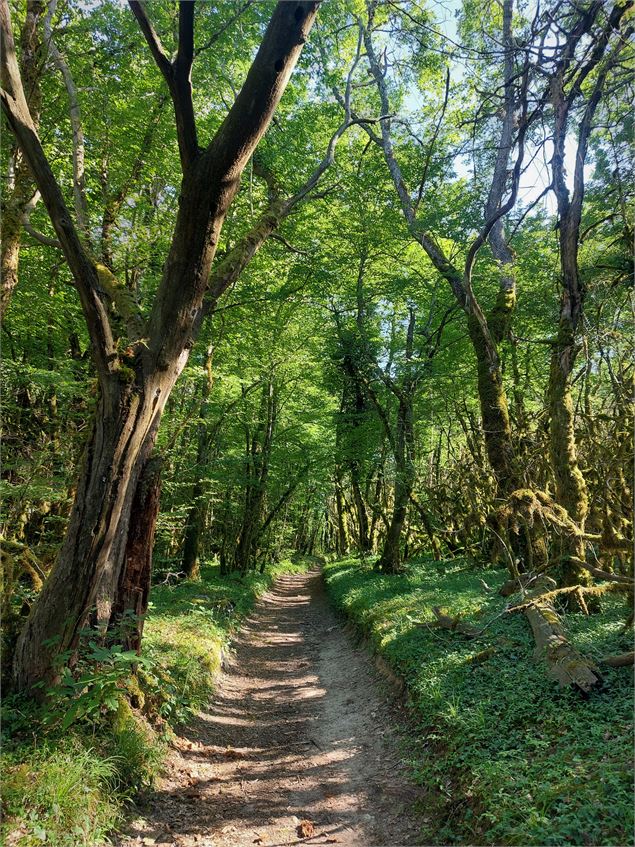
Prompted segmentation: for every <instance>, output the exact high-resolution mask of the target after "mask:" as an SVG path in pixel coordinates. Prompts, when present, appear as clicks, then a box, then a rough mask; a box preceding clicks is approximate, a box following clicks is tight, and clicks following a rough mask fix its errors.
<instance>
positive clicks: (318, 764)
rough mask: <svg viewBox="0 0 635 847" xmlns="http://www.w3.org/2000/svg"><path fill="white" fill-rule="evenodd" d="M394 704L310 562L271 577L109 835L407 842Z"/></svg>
mask: <svg viewBox="0 0 635 847" xmlns="http://www.w3.org/2000/svg"><path fill="white" fill-rule="evenodd" d="M399 708H400V707H399V704H397V703H395V698H394V695H393V694H392V693H391V692H388V691H387V690H386V686H385V684H383V683H382V681H380V679H379V678H378V674H377V672H376V670H375V668H374V666H373V662H372V659H371V658H370V656H369V655H368V653H367V652H366V651H365V650H364V649H363V648H356V647H355V646H354V645H353V643H352V641H351V639H350V638H349V636H348V635H347V633H346V631H345V630H344V628H343V626H342V625H341V622H340V620H339V619H338V618H337V617H336V616H335V613H334V612H333V611H332V609H331V607H330V606H329V604H328V602H327V599H326V597H325V593H324V588H323V583H322V577H321V574H320V572H319V570H315V569H314V570H311V571H309V572H307V573H303V574H292V575H286V576H283V577H280V578H279V579H278V580H277V582H276V583H275V585H274V586H273V587H272V588H271V589H270V590H269V591H268V592H267V594H265V595H264V596H263V597H262V598H261V600H260V601H259V602H258V603H257V605H256V606H255V608H254V609H253V611H252V613H251V614H250V615H249V617H248V618H247V619H246V621H245V623H244V626H243V628H242V629H241V631H240V632H239V634H238V635H237V637H236V639H235V640H234V642H233V645H232V652H231V656H230V658H229V660H228V661H226V662H225V669H224V673H223V674H222V675H221V676H220V678H219V681H218V688H217V690H216V693H215V696H214V698H213V701H212V702H211V704H210V706H209V707H208V708H207V709H206V710H203V711H202V712H201V713H200V714H199V715H198V717H197V718H196V719H195V720H194V721H193V722H191V723H190V724H189V726H188V727H187V728H185V729H183V730H182V731H181V732H180V734H179V735H178V736H177V738H176V740H175V742H174V744H173V748H172V751H171V753H170V755H169V758H168V762H167V767H166V770H165V773H164V776H163V777H162V778H161V779H160V780H159V782H158V784H157V785H156V786H155V788H154V789H153V790H152V791H150V792H148V793H147V794H146V795H145V797H143V798H142V800H140V801H139V804H138V806H137V809H136V812H137V815H138V816H137V818H136V819H135V820H132V821H131V822H130V824H129V826H128V828H127V831H126V834H125V835H121V836H119V840H118V841H117V842H116V843H117V844H118V845H119V847H124V845H125V847H131V846H132V845H137V844H139V845H144V844H163V845H174V847H177V845H178V847H190V845H191V846H192V847H194V845H195V847H243V845H250V847H251V845H262V847H273V845H279V846H280V847H282V845H292V844H311V845H313V844H338V845H342V846H343V847H349V845H360V847H361V845H364V847H370V846H371V845H391V847H392V845H412V844H417V843H419V840H418V837H417V836H418V833H419V831H420V829H419V826H418V825H417V821H416V815H415V814H414V813H413V806H414V804H415V803H416V801H417V799H418V798H419V797H420V795H421V792H422V789H421V788H418V787H416V786H415V785H414V784H413V783H412V782H411V781H410V780H409V777H408V775H407V772H406V770H405V767H404V766H403V765H402V763H401V761H400V756H399V752H398V743H399V739H398V737H397V734H396V730H395V725H396V723H398V714H397V711H398V709H399Z"/></svg>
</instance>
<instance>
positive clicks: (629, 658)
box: [600, 650, 635, 668]
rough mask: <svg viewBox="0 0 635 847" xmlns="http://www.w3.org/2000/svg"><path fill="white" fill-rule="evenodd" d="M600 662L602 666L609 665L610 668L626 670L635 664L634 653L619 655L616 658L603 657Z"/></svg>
mask: <svg viewBox="0 0 635 847" xmlns="http://www.w3.org/2000/svg"><path fill="white" fill-rule="evenodd" d="M600 661H601V662H602V664H603V665H609V667H611V668H626V667H628V666H629V665H632V664H635V651H633V650H631V652H630V653H620V654H619V655H617V656H603V657H602V658H601V659H600Z"/></svg>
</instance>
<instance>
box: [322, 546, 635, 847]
mask: <svg viewBox="0 0 635 847" xmlns="http://www.w3.org/2000/svg"><path fill="white" fill-rule="evenodd" d="M325 575H326V583H327V587H328V591H329V594H330V596H331V597H332V599H333V600H334V602H335V604H336V605H337V607H338V608H340V609H341V610H342V611H344V612H345V613H346V614H347V615H349V616H350V617H351V618H352V620H353V621H354V622H355V623H356V624H357V626H358V627H359V628H360V630H361V631H362V632H364V633H365V634H366V635H367V636H368V637H369V638H370V639H371V641H372V643H373V645H374V647H375V649H376V650H377V651H379V652H380V653H381V654H382V655H383V656H384V657H385V658H386V660H387V661H388V662H389V663H390V665H391V666H392V667H393V669H394V670H395V671H396V672H397V673H399V674H400V675H401V676H402V677H403V678H404V679H405V681H406V683H407V686H408V691H409V698H410V704H411V715H412V718H413V724H412V725H411V727H410V729H409V730H408V732H409V739H408V740H409V749H410V751H414V752H411V753H410V754H409V756H408V758H409V761H410V764H411V766H412V768H413V770H414V772H415V773H416V775H417V778H418V780H419V781H420V782H421V783H422V784H423V785H424V786H425V787H426V788H427V789H428V790H429V795H428V801H427V802H426V809H425V810H424V815H425V817H426V818H427V821H428V822H427V827H426V830H425V832H424V837H425V839H426V843H429V840H433V841H434V842H435V843H443V844H454V843H456V844H517V845H529V844H536V845H557V844H568V843H571V844H584V843H589V844H602V845H622V844H631V843H632V840H631V839H632V835H633V815H632V794H633V774H632V761H631V751H632V748H633V724H632V717H633V715H632V693H633V692H632V673H631V671H630V670H629V669H627V668H618V669H611V668H607V669H606V671H603V673H604V675H605V687H604V689H603V690H602V691H601V692H598V693H594V694H592V695H591V696H590V697H588V698H587V699H582V698H581V697H580V696H579V695H577V694H576V693H574V692H572V691H559V690H558V689H557V688H555V687H554V685H553V683H551V682H550V681H549V680H548V679H547V676H546V674H545V672H544V667H543V666H542V665H541V664H539V663H536V662H535V661H534V660H533V658H532V653H533V646H534V645H533V639H532V637H531V633H530V629H529V626H528V624H527V622H526V620H525V618H524V616H523V615H521V614H515V615H506V614H504V613H503V614H501V612H502V611H503V608H504V607H503V602H504V601H503V600H502V598H500V597H499V596H498V594H497V593H496V589H497V588H498V587H499V586H500V584H501V583H502V582H503V581H504V580H505V579H506V573H505V572H503V571H480V572H475V571H474V570H473V569H470V568H469V567H466V565H465V563H463V562H462V561H461V560H455V561H454V562H452V563H438V562H437V563H435V562H430V561H418V562H416V563H413V564H412V565H411V566H410V568H409V571H408V573H407V574H405V575H403V576H399V577H396V576H389V577H388V576H381V575H378V574H376V573H374V572H373V571H372V570H371V569H370V566H368V565H367V566H362V565H360V564H359V562H357V561H356V560H353V559H348V560H343V561H338V562H333V563H331V564H329V565H327V566H326V571H325ZM483 578H484V579H485V581H486V584H487V585H488V586H489V587H490V589H491V590H489V591H486V590H485V588H484V587H483V585H482V581H483ZM433 605H436V606H441V607H445V608H447V609H448V611H449V612H451V613H452V614H461V615H462V616H467V617H469V619H470V621H472V622H474V623H477V625H479V626H484V625H485V624H488V626H487V629H486V630H485V632H484V633H483V635H482V636H481V638H479V639H478V640H476V641H468V640H466V639H464V638H462V637H461V636H460V635H458V634H455V633H451V632H448V631H445V630H442V629H438V628H436V627H434V626H433V621H434V616H433V614H432V611H431V609H432V606H433ZM602 605H603V611H602V613H601V614H598V615H593V616H591V617H584V616H582V615H568V616H567V619H566V624H567V628H568V630H569V632H570V634H571V637H572V639H573V641H574V643H575V644H576V646H578V647H579V648H580V649H581V651H582V652H584V653H585V654H587V655H591V656H593V657H595V658H596V659H598V658H599V657H600V656H602V655H606V654H609V653H619V652H623V651H624V650H626V649H630V638H629V637H628V636H627V635H624V633H623V617H624V610H623V601H621V600H619V599H613V598H611V597H608V596H607V597H606V599H603V601H602ZM490 647H491V648H493V650H492V652H490V651H489V650H488V649H487V648H490ZM484 651H487V652H486V653H484Z"/></svg>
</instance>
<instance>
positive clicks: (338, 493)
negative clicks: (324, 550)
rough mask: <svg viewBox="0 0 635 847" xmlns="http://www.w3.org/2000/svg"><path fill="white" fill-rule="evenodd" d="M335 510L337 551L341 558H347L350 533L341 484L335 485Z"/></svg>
mask: <svg viewBox="0 0 635 847" xmlns="http://www.w3.org/2000/svg"><path fill="white" fill-rule="evenodd" d="M335 508H336V510H337V541H336V550H337V554H338V555H339V556H345V555H346V554H347V553H348V550H349V543H348V532H347V530H346V514H345V513H344V503H343V495H342V488H341V485H340V482H339V481H338V482H336V483H335Z"/></svg>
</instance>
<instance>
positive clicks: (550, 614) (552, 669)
mask: <svg viewBox="0 0 635 847" xmlns="http://www.w3.org/2000/svg"><path fill="white" fill-rule="evenodd" d="M555 588H556V583H555V581H554V580H553V579H551V578H550V577H548V576H540V577H538V578H537V579H536V580H535V582H534V583H533V588H532V590H531V591H529V592H528V593H527V594H526V596H525V598H524V602H523V611H524V613H525V616H526V618H527V620H528V621H529V624H530V626H531V629H532V632H533V634H534V641H535V642H536V649H535V651H534V656H535V657H536V658H537V659H544V660H545V661H546V663H547V666H548V673H549V676H550V677H551V678H552V679H554V680H555V681H556V682H558V684H559V685H560V687H561V688H565V687H567V686H569V685H572V686H574V687H576V688H578V689H579V690H580V691H582V692H583V693H585V694H588V693H589V692H590V691H591V690H592V689H593V688H596V687H597V686H599V685H601V683H602V674H601V673H600V670H599V668H598V667H597V665H595V664H594V662H592V661H591V660H590V659H587V658H586V657H585V656H583V655H582V654H581V653H579V652H578V651H577V650H576V649H575V647H573V646H572V645H571V644H570V643H569V641H568V639H567V636H566V633H565V631H564V628H563V626H562V623H561V620H560V617H559V615H558V614H557V612H556V610H555V609H554V607H553V605H552V603H551V597H549V596H547V595H549V594H551V592H553V591H554V589H555ZM551 596H553V595H551Z"/></svg>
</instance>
